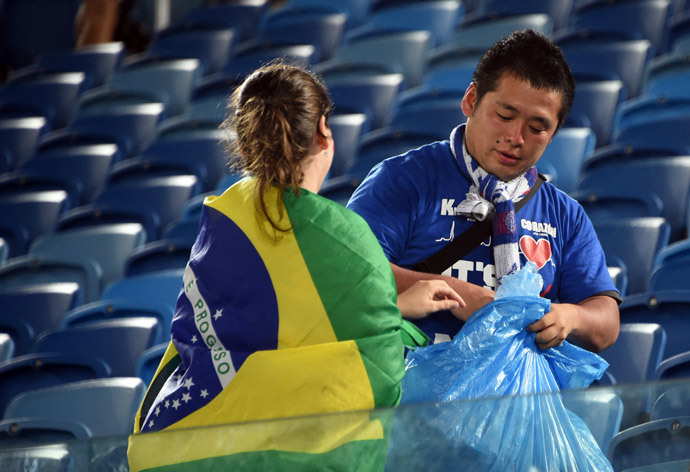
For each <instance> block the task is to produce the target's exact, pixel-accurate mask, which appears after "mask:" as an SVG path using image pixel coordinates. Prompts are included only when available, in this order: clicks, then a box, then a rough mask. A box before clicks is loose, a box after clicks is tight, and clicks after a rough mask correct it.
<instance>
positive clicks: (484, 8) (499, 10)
mask: <svg viewBox="0 0 690 472" xmlns="http://www.w3.org/2000/svg"><path fill="white" fill-rule="evenodd" d="M576 3H577V1H573V0H546V1H545V0H522V1H520V2H510V1H506V0H479V1H478V2H477V7H476V8H475V9H474V10H473V11H472V16H478V17H489V18H496V19H498V18H501V17H504V16H515V15H526V14H533V13H545V14H547V15H549V18H551V21H552V22H553V28H554V30H558V29H561V28H563V27H564V26H566V25H567V24H568V19H569V18H570V12H571V10H572V6H573V4H576Z"/></svg>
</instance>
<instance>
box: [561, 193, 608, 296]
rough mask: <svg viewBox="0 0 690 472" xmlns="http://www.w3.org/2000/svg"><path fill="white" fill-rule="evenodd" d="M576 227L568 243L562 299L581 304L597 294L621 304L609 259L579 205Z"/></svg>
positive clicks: (562, 278) (575, 219)
mask: <svg viewBox="0 0 690 472" xmlns="http://www.w3.org/2000/svg"><path fill="white" fill-rule="evenodd" d="M575 207H576V209H575V211H574V218H573V221H572V224H573V227H572V230H571V231H570V232H569V239H568V241H567V243H566V244H565V249H564V258H563V270H562V271H561V274H560V282H559V286H560V289H559V293H558V300H559V301H560V302H562V303H579V302H581V301H582V300H584V299H586V298H589V297H592V296H594V295H600V294H601V295H604V294H605V295H609V296H611V297H612V298H614V299H616V301H618V302H620V300H621V298H620V293H619V292H618V290H617V289H616V287H615V285H614V284H613V281H612V280H611V276H610V275H609V271H608V267H607V265H606V256H605V255H604V250H603V249H602V247H601V244H600V243H599V239H598V238H597V235H596V232H595V231H594V227H593V225H592V222H591V221H590V219H589V217H588V216H587V215H586V213H585V211H584V210H583V208H582V207H581V206H580V205H577V204H575Z"/></svg>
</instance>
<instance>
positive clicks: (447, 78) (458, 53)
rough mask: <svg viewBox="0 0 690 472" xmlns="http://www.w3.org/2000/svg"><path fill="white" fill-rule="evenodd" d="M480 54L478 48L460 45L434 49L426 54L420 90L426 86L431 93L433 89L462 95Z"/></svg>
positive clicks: (469, 81) (470, 79)
mask: <svg viewBox="0 0 690 472" xmlns="http://www.w3.org/2000/svg"><path fill="white" fill-rule="evenodd" d="M481 55H482V52H481V51H480V50H465V49H464V48H461V47H455V48H443V47H439V48H436V49H434V50H433V51H431V53H429V54H428V55H427V62H426V72H425V74H424V82H423V83H422V87H423V88H421V89H420V90H422V91H424V89H425V88H426V89H427V91H428V92H431V93H433V91H434V90H441V91H444V92H450V91H455V92H456V93H462V94H463V95H464V93H465V90H466V89H467V87H468V86H469V85H470V83H471V82H472V76H473V75H474V70H475V69H476V68H477V62H478V61H479V58H480V57H481Z"/></svg>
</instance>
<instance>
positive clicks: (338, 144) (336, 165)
mask: <svg viewBox="0 0 690 472" xmlns="http://www.w3.org/2000/svg"><path fill="white" fill-rule="evenodd" d="M328 125H329V126H330V128H331V133H332V134H333V143H334V146H335V151H334V153H333V163H332V164H331V168H330V170H329V174H328V178H329V179H330V178H333V177H337V176H339V175H342V174H343V173H344V172H345V169H347V168H348V167H349V166H350V165H351V164H352V163H353V162H354V160H355V159H356V158H357V148H358V147H359V140H360V138H361V137H362V135H363V134H364V133H366V132H367V131H369V129H368V127H369V122H368V121H367V116H366V114H364V113H336V114H334V115H331V116H330V118H329V119H328Z"/></svg>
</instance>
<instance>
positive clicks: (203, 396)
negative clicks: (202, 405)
mask: <svg viewBox="0 0 690 472" xmlns="http://www.w3.org/2000/svg"><path fill="white" fill-rule="evenodd" d="M200 395H201V398H206V397H208V390H206V389H203V390H202V391H201V393H200Z"/></svg>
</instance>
